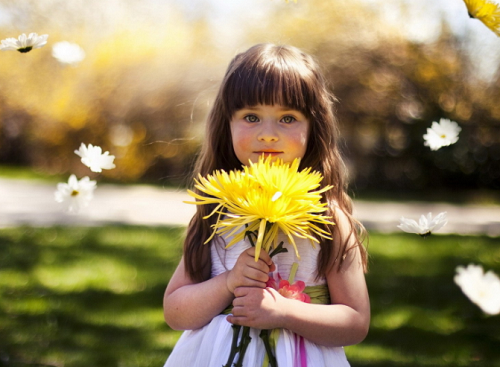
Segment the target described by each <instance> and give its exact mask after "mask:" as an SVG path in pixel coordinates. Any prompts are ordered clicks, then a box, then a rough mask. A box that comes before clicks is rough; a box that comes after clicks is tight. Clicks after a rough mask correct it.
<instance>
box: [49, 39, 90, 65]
mask: <svg viewBox="0 0 500 367" xmlns="http://www.w3.org/2000/svg"><path fill="white" fill-rule="evenodd" d="M52 56H53V57H54V58H55V59H57V61H59V62H60V63H62V64H68V65H76V64H78V63H79V62H80V61H82V60H83V59H84V58H85V51H83V49H82V48H81V47H80V46H79V45H77V44H76V43H71V42H67V41H62V42H57V43H55V44H54V46H52Z"/></svg>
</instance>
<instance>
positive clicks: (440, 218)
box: [398, 212, 448, 237]
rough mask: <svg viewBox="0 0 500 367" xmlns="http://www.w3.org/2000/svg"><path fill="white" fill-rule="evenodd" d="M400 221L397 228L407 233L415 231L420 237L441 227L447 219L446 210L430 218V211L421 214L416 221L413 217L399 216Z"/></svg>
mask: <svg viewBox="0 0 500 367" xmlns="http://www.w3.org/2000/svg"><path fill="white" fill-rule="evenodd" d="M400 220H401V223H400V224H399V225H398V228H400V229H402V230H403V231H405V232H408V233H416V234H418V235H420V236H422V237H427V236H429V235H430V234H431V233H432V232H434V231H437V230H438V229H441V228H442V227H443V226H444V225H445V224H446V223H448V220H447V219H446V212H443V213H439V214H438V215H436V216H435V217H434V219H432V213H429V214H427V216H425V215H422V216H421V217H420V220H419V221H418V223H417V222H416V221H414V220H413V219H407V218H405V217H401V219H400Z"/></svg>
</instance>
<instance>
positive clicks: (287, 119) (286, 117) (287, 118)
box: [281, 116, 297, 124]
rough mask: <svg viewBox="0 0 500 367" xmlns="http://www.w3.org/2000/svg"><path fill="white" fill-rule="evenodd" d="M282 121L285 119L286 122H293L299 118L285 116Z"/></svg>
mask: <svg viewBox="0 0 500 367" xmlns="http://www.w3.org/2000/svg"><path fill="white" fill-rule="evenodd" d="M281 121H283V122H284V123H285V124H291V123H292V122H294V121H297V120H296V119H295V117H293V116H285V117H283V118H282V119H281Z"/></svg>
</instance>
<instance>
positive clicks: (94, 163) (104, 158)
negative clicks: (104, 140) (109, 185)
mask: <svg viewBox="0 0 500 367" xmlns="http://www.w3.org/2000/svg"><path fill="white" fill-rule="evenodd" d="M75 153H76V154H77V155H79V156H80V157H82V163H83V164H84V165H86V166H87V167H89V168H90V170H91V171H92V172H102V170H103V169H112V168H115V167H116V166H115V165H114V163H113V161H114V159H115V156H114V155H109V152H105V153H104V154H103V153H102V149H101V147H99V146H93V145H92V144H89V146H88V147H86V146H85V144H83V143H82V145H80V149H78V150H75Z"/></svg>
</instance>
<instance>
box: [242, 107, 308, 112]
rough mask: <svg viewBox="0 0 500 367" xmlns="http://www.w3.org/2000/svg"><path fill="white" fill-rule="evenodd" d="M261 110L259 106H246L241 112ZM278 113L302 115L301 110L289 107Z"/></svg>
mask: <svg viewBox="0 0 500 367" xmlns="http://www.w3.org/2000/svg"><path fill="white" fill-rule="evenodd" d="M260 109H261V108H260V107H258V106H245V107H243V108H241V109H240V110H239V111H259V110H260ZM278 112H281V113H290V112H298V113H302V112H301V111H299V110H296V109H294V108H288V107H285V108H281V109H279V110H278Z"/></svg>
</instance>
